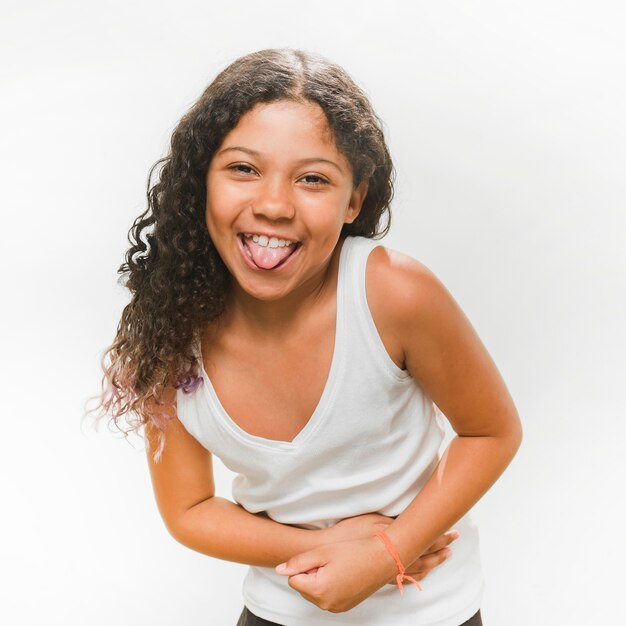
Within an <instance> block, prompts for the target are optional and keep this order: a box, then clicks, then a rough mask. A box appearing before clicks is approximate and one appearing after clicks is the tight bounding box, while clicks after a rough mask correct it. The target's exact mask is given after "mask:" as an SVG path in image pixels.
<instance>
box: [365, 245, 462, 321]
mask: <svg viewBox="0 0 626 626" xmlns="http://www.w3.org/2000/svg"><path fill="white" fill-rule="evenodd" d="M366 288H367V296H368V301H369V299H370V294H371V298H372V301H376V302H377V303H379V304H380V305H381V306H380V307H379V308H380V310H381V312H382V313H384V314H386V315H389V316H391V319H395V320H396V321H397V322H400V323H401V322H404V321H408V320H416V319H419V317H423V316H432V315H433V314H437V313H440V312H441V307H442V306H445V305H446V304H448V305H449V304H450V301H451V300H452V296H451V295H450V292H449V291H448V290H447V289H446V287H445V286H444V284H443V283H442V282H441V280H439V278H438V277H437V276H436V275H435V274H434V272H433V271H432V270H431V269H430V268H428V267H427V266H426V265H424V263H422V262H421V261H418V260H417V259H414V258H413V257H411V256H409V255H407V254H404V253H402V252H398V251H396V250H392V249H391V248H388V247H386V246H382V245H379V246H377V247H375V248H374V249H373V250H372V251H371V252H370V254H369V256H368V259H367V266H366ZM416 316H419V317H418V318H416Z"/></svg>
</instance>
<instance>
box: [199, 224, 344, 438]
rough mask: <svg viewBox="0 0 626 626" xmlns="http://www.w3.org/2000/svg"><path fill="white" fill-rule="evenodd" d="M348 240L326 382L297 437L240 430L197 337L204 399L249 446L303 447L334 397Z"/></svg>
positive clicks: (341, 255) (341, 265) (341, 341)
mask: <svg viewBox="0 0 626 626" xmlns="http://www.w3.org/2000/svg"><path fill="white" fill-rule="evenodd" d="M351 239H352V238H351V237H350V236H347V237H346V238H345V240H344V242H343V244H342V246H341V250H340V252H339V262H338V264H337V265H338V268H337V281H336V289H335V299H336V307H335V337H334V341H333V355H332V358H331V362H330V368H329V370H328V375H327V378H326V383H325V384H324V388H323V390H322V394H321V396H320V398H319V400H318V403H317V405H316V407H315V409H314V410H313V413H312V414H311V416H310V417H309V419H308V421H307V422H306V424H305V425H304V426H303V427H302V429H301V430H300V431H299V432H298V434H297V435H296V436H295V437H294V438H293V439H292V440H291V441H284V440H280V439H268V438H266V437H261V436H259V435H253V434H251V433H249V432H248V431H247V430H244V429H243V428H242V427H241V426H239V424H237V422H236V421H235V420H234V419H233V418H232V417H231V416H230V415H229V414H228V412H227V411H226V409H225V408H224V405H223V404H222V402H221V400H220V399H219V397H218V395H217V392H216V390H215V387H214V386H213V383H212V382H211V379H210V378H209V376H208V374H207V373H206V371H205V369H204V360H203V357H202V346H201V339H200V333H198V337H197V356H198V360H199V368H200V374H201V376H202V380H203V381H204V384H203V385H202V386H203V387H204V389H205V397H206V398H207V399H208V401H209V404H210V406H211V407H212V408H213V409H214V410H215V411H216V413H217V414H218V415H219V416H220V417H221V418H222V423H223V424H224V425H225V426H226V427H227V428H228V429H229V430H230V431H231V432H232V433H233V434H234V435H235V436H237V437H238V438H239V439H241V440H243V441H246V442H248V443H249V444H253V445H258V446H262V447H270V448H274V449H275V448H281V449H284V450H293V449H295V448H296V447H298V446H300V445H302V444H304V443H305V442H306V441H307V440H308V438H309V437H310V436H311V434H312V433H313V432H314V431H315V430H316V428H317V426H318V425H319V424H320V423H321V421H322V419H323V418H324V416H325V415H326V413H327V409H328V407H329V406H330V402H331V400H332V397H333V395H334V391H335V388H336V384H335V383H336V379H337V377H338V370H339V368H340V366H341V364H342V361H343V344H344V339H343V337H344V332H343V326H344V309H345V303H344V301H345V289H346V287H345V284H344V283H345V274H346V272H345V268H344V266H345V263H346V260H345V259H346V256H347V249H348V248H349V247H350V241H351Z"/></svg>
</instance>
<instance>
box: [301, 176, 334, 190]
mask: <svg viewBox="0 0 626 626" xmlns="http://www.w3.org/2000/svg"><path fill="white" fill-rule="evenodd" d="M307 178H309V179H310V178H313V179H314V180H313V181H312V182H309V183H308V184H309V185H311V186H314V187H316V186H318V185H328V181H327V180H325V179H324V178H322V177H321V176H318V175H317V174H307V175H306V176H303V177H302V180H305V179H307Z"/></svg>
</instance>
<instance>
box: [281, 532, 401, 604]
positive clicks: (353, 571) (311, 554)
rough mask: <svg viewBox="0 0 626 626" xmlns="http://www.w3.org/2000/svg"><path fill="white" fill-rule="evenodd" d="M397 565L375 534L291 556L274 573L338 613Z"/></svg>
mask: <svg viewBox="0 0 626 626" xmlns="http://www.w3.org/2000/svg"><path fill="white" fill-rule="evenodd" d="M397 569H398V568H397V565H396V562H395V561H394V559H393V557H392V556H391V555H390V554H389V552H388V551H387V548H386V547H385V545H384V544H383V543H382V542H381V541H380V539H379V538H378V537H367V538H364V539H355V540H352V541H340V542H337V543H329V544H326V545H324V546H321V547H319V548H315V549H313V550H309V551H307V552H302V553H300V554H296V555H295V556H293V557H291V558H290V559H289V560H288V561H287V562H286V567H285V568H284V569H283V570H282V571H280V570H279V569H278V567H277V568H276V573H278V574H281V575H284V576H289V586H290V587H291V588H293V589H295V590H296V591H297V592H298V593H300V595H301V596H302V597H303V598H305V599H306V600H308V601H309V602H312V603H313V604H315V605H316V606H318V607H319V608H321V609H322V610H324V611H330V612H331V613H341V612H343V611H348V610H350V609H352V608H353V607H355V606H356V605H357V604H360V603H361V602H362V601H363V600H365V599H366V598H368V597H369V596H371V595H372V594H373V593H374V592H375V591H377V590H378V589H380V588H381V587H382V586H383V585H384V584H385V583H386V582H387V581H388V580H389V579H391V578H392V577H393V576H394V575H395V574H397Z"/></svg>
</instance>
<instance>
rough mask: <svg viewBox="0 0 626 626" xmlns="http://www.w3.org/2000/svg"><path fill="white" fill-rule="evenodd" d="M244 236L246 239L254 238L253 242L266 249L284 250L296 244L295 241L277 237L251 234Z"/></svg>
mask: <svg viewBox="0 0 626 626" xmlns="http://www.w3.org/2000/svg"><path fill="white" fill-rule="evenodd" d="M243 236H244V237H245V238H246V239H250V238H252V241H254V242H255V243H258V244H259V245H260V246H263V247H264V248H265V247H269V248H284V247H285V246H290V245H291V244H292V243H294V242H293V241H289V240H288V239H278V238H277V237H271V238H268V237H267V236H266V235H251V234H250V233H244V234H243Z"/></svg>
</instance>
